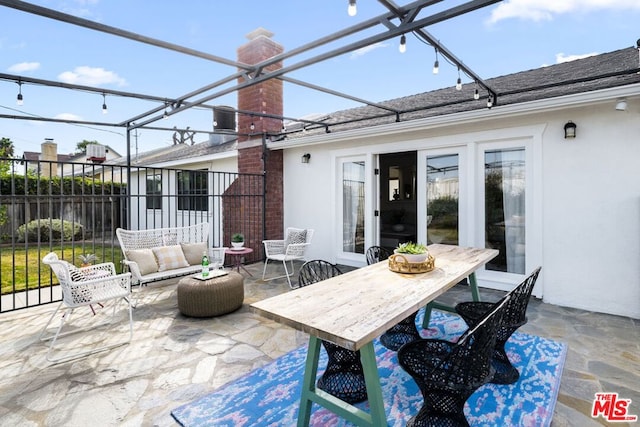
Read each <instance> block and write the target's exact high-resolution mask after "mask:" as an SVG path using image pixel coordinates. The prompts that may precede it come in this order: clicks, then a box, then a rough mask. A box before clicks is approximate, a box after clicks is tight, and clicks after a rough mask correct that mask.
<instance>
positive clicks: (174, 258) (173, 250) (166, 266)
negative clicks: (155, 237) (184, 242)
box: [152, 245, 189, 271]
mask: <svg viewBox="0 0 640 427" xmlns="http://www.w3.org/2000/svg"><path fill="white" fill-rule="evenodd" d="M152 250H153V254H154V255H155V256H156V259H157V260H158V271H166V270H173V269H176V268H181V267H188V266H189V263H188V262H187V260H186V258H185V257H184V253H182V248H181V247H180V245H172V246H160V247H158V248H153V249H152Z"/></svg>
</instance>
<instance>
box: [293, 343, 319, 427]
mask: <svg viewBox="0 0 640 427" xmlns="http://www.w3.org/2000/svg"><path fill="white" fill-rule="evenodd" d="M319 358H320V340H319V339H318V338H316V337H314V336H311V337H310V338H309V349H308V350H307V361H306V362H305V366H304V378H303V380H302V396H301V397H300V411H299V412H298V427H309V420H310V419H311V403H312V399H311V398H312V396H313V394H314V393H315V390H316V376H317V375H318V359H319Z"/></svg>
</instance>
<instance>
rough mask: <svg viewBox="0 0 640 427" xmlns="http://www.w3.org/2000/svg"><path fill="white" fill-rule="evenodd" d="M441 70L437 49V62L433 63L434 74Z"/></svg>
mask: <svg viewBox="0 0 640 427" xmlns="http://www.w3.org/2000/svg"><path fill="white" fill-rule="evenodd" d="M439 72H440V63H439V62H438V49H436V62H434V63H433V74H438V73H439Z"/></svg>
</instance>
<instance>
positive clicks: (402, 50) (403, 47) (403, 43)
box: [398, 34, 407, 53]
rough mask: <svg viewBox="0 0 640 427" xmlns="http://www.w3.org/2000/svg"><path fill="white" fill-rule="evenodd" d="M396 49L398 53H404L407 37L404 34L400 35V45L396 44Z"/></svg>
mask: <svg viewBox="0 0 640 427" xmlns="http://www.w3.org/2000/svg"><path fill="white" fill-rule="evenodd" d="M398 50H399V51H400V53H405V52H406V51H407V37H406V36H405V35H404V34H403V35H402V37H400V46H398Z"/></svg>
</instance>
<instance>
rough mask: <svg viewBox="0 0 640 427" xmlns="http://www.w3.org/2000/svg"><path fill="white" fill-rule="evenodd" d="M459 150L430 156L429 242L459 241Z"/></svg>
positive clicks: (428, 182) (428, 190)
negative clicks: (453, 152) (456, 152)
mask: <svg viewBox="0 0 640 427" xmlns="http://www.w3.org/2000/svg"><path fill="white" fill-rule="evenodd" d="M459 164H460V160H459V156H458V154H446V155H441V156H427V244H431V243H443V244H448V245H457V244H458V234H459V233H458V216H459V206H458V205H459V195H460V178H459V176H458V170H459Z"/></svg>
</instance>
